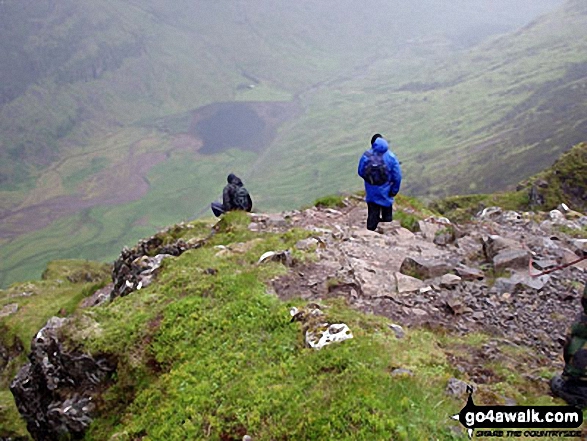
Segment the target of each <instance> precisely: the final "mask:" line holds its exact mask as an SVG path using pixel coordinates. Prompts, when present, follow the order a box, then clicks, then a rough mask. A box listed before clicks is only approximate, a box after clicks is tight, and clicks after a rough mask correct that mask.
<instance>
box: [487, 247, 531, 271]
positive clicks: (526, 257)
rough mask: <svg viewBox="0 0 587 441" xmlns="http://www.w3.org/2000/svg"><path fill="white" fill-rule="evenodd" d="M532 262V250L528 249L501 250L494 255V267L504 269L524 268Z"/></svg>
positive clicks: (497, 269)
mask: <svg viewBox="0 0 587 441" xmlns="http://www.w3.org/2000/svg"><path fill="white" fill-rule="evenodd" d="M529 263H530V252H529V251H526V250H515V249H514V250H506V251H501V252H500V253H498V254H497V255H496V256H495V257H493V268H494V269H495V271H502V270H504V269H506V268H512V269H524V268H528V264H529Z"/></svg>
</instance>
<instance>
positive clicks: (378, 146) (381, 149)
mask: <svg viewBox="0 0 587 441" xmlns="http://www.w3.org/2000/svg"><path fill="white" fill-rule="evenodd" d="M388 149H389V144H388V143H387V141H386V140H385V139H383V138H377V139H376V140H375V142H374V143H373V151H374V152H375V153H378V154H382V153H385V152H386V151H387V150H388Z"/></svg>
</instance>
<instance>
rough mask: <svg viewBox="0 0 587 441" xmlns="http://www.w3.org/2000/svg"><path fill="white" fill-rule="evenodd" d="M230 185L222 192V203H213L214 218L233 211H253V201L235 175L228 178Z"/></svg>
mask: <svg viewBox="0 0 587 441" xmlns="http://www.w3.org/2000/svg"><path fill="white" fill-rule="evenodd" d="M226 180H227V181H228V184H227V185H226V186H225V187H224V190H222V203H220V202H212V203H211V204H210V208H211V209H212V213H214V216H216V217H220V216H221V215H222V214H224V213H226V212H229V211H233V210H244V211H248V212H250V211H251V210H252V209H253V201H252V199H251V196H250V195H249V192H248V191H247V189H246V188H245V187H244V185H243V181H241V179H240V178H239V177H238V176H236V175H234V174H233V173H231V174H229V175H228V178H226Z"/></svg>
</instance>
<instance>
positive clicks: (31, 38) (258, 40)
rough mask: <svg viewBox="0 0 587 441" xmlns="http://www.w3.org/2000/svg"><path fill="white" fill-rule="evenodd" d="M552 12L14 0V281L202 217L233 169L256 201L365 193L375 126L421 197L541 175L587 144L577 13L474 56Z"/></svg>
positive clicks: (6, 219)
mask: <svg viewBox="0 0 587 441" xmlns="http://www.w3.org/2000/svg"><path fill="white" fill-rule="evenodd" d="M556 4H559V2H557V1H554V0H553V1H548V0H544V1H541V2H536V1H534V2H532V1H524V2H516V3H515V4H513V3H512V2H506V1H499V2H492V3H491V4H490V5H489V4H488V3H487V2H481V1H474V2H471V1H459V2H451V3H450V5H443V7H442V8H440V6H438V4H437V2H426V1H421V2H404V1H399V0H398V1H395V2H383V1H381V0H371V1H370V2H367V3H364V2H363V3H361V4H360V5H359V4H356V2H354V3H353V2H350V1H348V2H343V3H341V2H330V1H326V2H320V3H319V4H316V2H309V1H302V2H295V3H293V4H291V5H279V6H277V5H275V4H274V2H268V1H259V2H253V3H250V2H248V3H240V2H218V3H216V4H214V5H210V4H209V3H208V2H201V1H189V2H188V1H179V2H174V3H173V5H170V4H169V2H163V1H155V0H150V1H147V2H138V1H135V2H122V1H120V0H109V1H106V2H100V3H99V4H96V3H90V2H88V1H77V2H73V1H70V0H64V1H60V2H56V1H48V0H46V1H40V2H37V1H32V0H25V1H22V2H17V1H8V0H7V1H5V2H3V3H2V5H0V8H3V9H2V10H3V11H4V13H3V14H0V15H1V18H0V20H3V21H2V26H0V36H1V38H2V40H3V41H9V42H10V44H7V45H6V46H4V47H3V49H1V50H2V51H3V52H2V56H3V57H5V58H7V59H8V60H10V62H7V63H2V64H1V65H0V71H1V72H2V73H0V77H1V78H6V79H7V80H6V81H3V82H2V87H4V89H2V92H1V95H2V97H3V98H2V100H3V104H2V105H1V108H0V133H1V135H0V174H1V175H2V176H3V181H2V183H0V262H1V263H0V286H7V285H8V284H9V283H11V282H13V281H16V280H25V279H27V278H30V277H35V276H38V275H39V274H40V273H41V272H42V269H43V268H44V267H45V265H46V262H47V261H49V260H52V259H60V258H92V259H99V260H111V259H113V258H114V257H115V256H114V252H113V250H115V249H119V248H120V247H121V246H122V245H123V244H130V243H134V242H135V241H136V240H137V239H138V238H139V237H143V236H145V235H148V234H150V233H151V232H152V231H153V230H155V229H158V228H161V227H162V226H164V225H168V224H170V223H173V222H177V221H178V220H179V219H181V220H188V219H192V218H194V217H198V216H201V215H202V214H204V213H208V206H209V203H210V202H211V201H212V200H214V199H215V198H217V197H218V195H219V192H220V190H221V188H222V186H223V183H224V181H225V176H226V175H227V174H228V173H229V172H236V173H237V174H239V175H240V176H243V178H244V180H245V183H246V185H247V187H248V188H249V189H250V190H251V192H252V194H253V198H254V201H255V204H256V206H257V207H258V208H259V209H286V208H292V207H298V206H300V205H302V204H305V203H309V202H310V201H311V200H312V199H314V198H316V197H318V196H319V195H321V194H325V193H332V192H337V191H344V190H349V191H351V190H356V189H357V188H358V187H359V186H360V181H359V180H358V178H357V177H356V173H355V167H356V162H357V160H358V156H359V155H360V153H361V152H362V150H363V148H365V144H364V140H367V139H369V138H370V136H371V135H372V133H373V132H375V131H377V132H382V133H384V134H385V135H386V136H387V137H388V138H389V139H390V140H391V141H392V146H393V148H394V150H396V152H397V153H398V156H399V157H400V159H401V160H402V162H403V167H404V170H405V173H404V174H405V181H404V183H405V185H404V191H405V192H408V193H410V194H418V195H445V194H452V193H457V192H458V193H462V192H464V191H492V190H495V189H501V188H503V187H505V186H507V185H508V184H513V183H514V182H513V181H512V179H510V176H514V175H515V176H516V180H519V179H521V178H523V177H526V176H529V175H531V174H532V173H535V172H536V171H538V170H539V169H541V168H542V167H543V166H546V165H549V164H550V163H551V162H552V160H554V158H555V157H556V156H557V155H558V154H559V153H561V152H562V151H564V150H566V149H568V148H569V147H570V145H572V144H573V143H576V142H579V141H582V140H583V138H582V137H581V139H579V138H580V136H579V134H581V133H584V127H583V121H584V117H583V115H584V112H583V104H584V96H583V90H584V88H583V80H584V69H583V67H582V66H583V64H584V63H585V62H586V60H585V54H584V50H583V47H584V43H585V39H584V34H585V29H586V26H585V23H584V20H585V15H584V11H583V10H582V9H581V8H582V5H580V4H579V3H578V2H568V3H567V4H566V6H565V8H563V9H561V10H560V11H558V12H555V13H551V14H549V15H548V16H546V17H543V18H540V19H537V21H535V22H534V23H533V24H532V25H530V26H527V27H526V28H524V29H521V30H519V31H517V32H516V33H515V34H508V35H504V36H503V37H501V38H500V39H497V40H494V41H492V42H486V43H484V44H483V45H482V46H481V47H479V48H476V47H474V46H472V45H473V44H476V43H479V41H480V40H482V39H483V38H482V37H487V36H488V35H492V34H494V33H495V32H504V31H508V30H509V31H512V30H514V29H517V28H518V27H519V26H520V25H521V24H523V23H527V21H528V20H529V19H530V18H534V17H536V15H537V14H538V13H539V12H545V11H548V10H549V9H552V8H553V6H554V5H556ZM375 11H376V12H375ZM498 11H500V13H499V14H498V13H497V12H498ZM414 16H417V17H418V20H412V17H414ZM25 17H26V19H25ZM41 18H43V19H42V20H41ZM21 22H22V23H24V24H23V25H22V26H16V25H15V23H21ZM480 27H482V28H483V29H484V30H483V32H481V33H476V32H474V30H475V29H477V28H480ZM472 30H473V31H472ZM456 48H458V49H459V50H460V52H458V55H455V52H454V51H455V49H456ZM61 49H64V50H61ZM65 49H66V50H65ZM57 52H58V53H57ZM15 54H18V56H17V55H15ZM23 54H25V55H24V56H22V55H23ZM537 91H538V92H537ZM555 105H556V106H555ZM553 112H555V114H556V115H560V118H559V117H558V116H557V117H556V118H552V117H551V116H552V113H553ZM538 133H539V134H538ZM537 139H544V140H545V141H544V142H542V141H541V142H539V143H536V140H537ZM216 140H221V141H222V142H218V143H217V142H215V141H216ZM472 146H473V147H472ZM455 157H458V159H459V162H458V164H453V163H452V162H451V163H448V159H449V158H451V159H452V158H455Z"/></svg>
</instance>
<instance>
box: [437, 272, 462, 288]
mask: <svg viewBox="0 0 587 441" xmlns="http://www.w3.org/2000/svg"><path fill="white" fill-rule="evenodd" d="M459 283H461V278H460V277H459V276H457V275H456V274H445V275H443V276H442V277H441V278H440V280H439V284H440V287H441V288H453V287H455V286H457V285H458V284H459Z"/></svg>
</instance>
